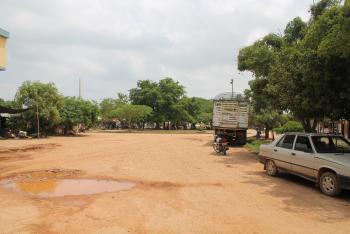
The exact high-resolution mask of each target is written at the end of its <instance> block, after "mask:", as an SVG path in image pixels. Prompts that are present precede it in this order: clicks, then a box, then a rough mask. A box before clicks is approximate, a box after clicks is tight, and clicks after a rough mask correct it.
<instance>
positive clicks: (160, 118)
mask: <svg viewBox="0 0 350 234" xmlns="http://www.w3.org/2000/svg"><path fill="white" fill-rule="evenodd" d="M184 94H185V89H184V87H183V86H182V85H180V84H179V82H177V81H174V80H173V79H172V78H165V79H162V80H160V81H159V82H158V83H157V82H153V81H150V80H141V81H138V82H137V88H134V89H131V90H130V94H129V96H130V100H131V103H132V104H134V105H146V106H149V107H151V108H152V111H153V114H152V115H151V116H150V117H149V118H148V121H149V122H155V123H156V128H159V127H160V123H161V122H164V121H171V122H177V121H178V119H179V116H176V115H175V114H174V113H175V112H177V111H179V106H178V102H179V101H180V100H181V98H182V97H183V96H184Z"/></svg>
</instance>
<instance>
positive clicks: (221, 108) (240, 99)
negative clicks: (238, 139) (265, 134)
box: [213, 93, 248, 129]
mask: <svg viewBox="0 0 350 234" xmlns="http://www.w3.org/2000/svg"><path fill="white" fill-rule="evenodd" d="M213 126H214V128H215V127H216V128H217V127H219V128H229V129H247V128H248V103H247V101H246V100H245V98H244V96H243V95H239V94H233V95H232V93H224V94H221V95H218V96H216V97H215V99H214V108H213Z"/></svg>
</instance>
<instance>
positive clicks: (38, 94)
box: [15, 81, 63, 133]
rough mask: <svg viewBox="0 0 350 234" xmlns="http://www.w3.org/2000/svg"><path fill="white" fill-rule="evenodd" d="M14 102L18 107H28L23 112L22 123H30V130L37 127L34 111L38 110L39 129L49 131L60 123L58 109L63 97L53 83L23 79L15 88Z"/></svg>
mask: <svg viewBox="0 0 350 234" xmlns="http://www.w3.org/2000/svg"><path fill="white" fill-rule="evenodd" d="M15 102H16V104H17V105H18V106H19V107H28V108H30V110H29V111H26V112H24V113H23V120H24V123H30V126H31V128H30V129H29V130H30V131H32V132H35V128H36V127H37V120H36V111H37V109H38V112H39V120H40V129H41V130H42V131H44V132H46V133H47V132H49V131H51V130H52V128H53V127H54V126H55V125H57V124H59V123H60V120H61V118H60V115H59V111H58V109H59V108H61V107H62V105H63V97H62V96H61V95H60V94H59V92H58V90H57V88H56V86H55V85H54V84H53V83H47V84H45V83H41V82H39V81H34V82H32V81H25V82H24V83H23V84H22V85H21V86H20V87H19V88H18V90H17V93H16V96H15Z"/></svg>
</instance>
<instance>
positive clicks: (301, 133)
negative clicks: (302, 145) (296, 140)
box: [283, 132, 342, 136]
mask: <svg viewBox="0 0 350 234" xmlns="http://www.w3.org/2000/svg"><path fill="white" fill-rule="evenodd" d="M283 134H284V135H303V136H342V135H337V134H330V133H310V132H285V133H283Z"/></svg>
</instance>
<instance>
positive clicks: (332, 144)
mask: <svg viewBox="0 0 350 234" xmlns="http://www.w3.org/2000/svg"><path fill="white" fill-rule="evenodd" d="M311 139H312V142H313V143H314V146H315V148H316V151H317V153H350V143H349V142H348V141H347V140H345V139H344V138H343V137H340V136H313V137H311Z"/></svg>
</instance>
